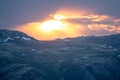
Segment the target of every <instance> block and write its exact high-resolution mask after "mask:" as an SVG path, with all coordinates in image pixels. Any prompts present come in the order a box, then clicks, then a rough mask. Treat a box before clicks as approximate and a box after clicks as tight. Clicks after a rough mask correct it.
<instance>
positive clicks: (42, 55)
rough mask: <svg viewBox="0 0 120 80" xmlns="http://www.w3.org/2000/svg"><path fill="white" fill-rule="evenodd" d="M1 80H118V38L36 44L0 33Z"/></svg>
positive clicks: (23, 36)
mask: <svg viewBox="0 0 120 80" xmlns="http://www.w3.org/2000/svg"><path fill="white" fill-rule="evenodd" d="M0 80H120V34H114V35H109V36H99V37H96V36H86V37H84V36H83V37H77V38H66V39H56V40H53V41H38V40H36V39H34V38H32V37H30V36H28V35H26V34H24V33H22V32H19V31H11V30H0Z"/></svg>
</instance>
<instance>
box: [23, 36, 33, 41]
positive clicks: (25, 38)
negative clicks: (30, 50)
mask: <svg viewBox="0 0 120 80" xmlns="http://www.w3.org/2000/svg"><path fill="white" fill-rule="evenodd" d="M22 39H24V40H28V41H29V40H31V39H30V38H27V37H22Z"/></svg>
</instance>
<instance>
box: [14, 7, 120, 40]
mask: <svg viewBox="0 0 120 80" xmlns="http://www.w3.org/2000/svg"><path fill="white" fill-rule="evenodd" d="M104 21H108V22H113V21H114V22H113V23H115V24H119V21H120V20H119V19H116V18H114V17H111V16H109V15H100V14H94V13H89V12H87V11H84V10H83V11H81V10H71V9H68V10H65V9H61V10H58V11H56V12H55V13H53V14H51V15H50V17H49V18H47V19H46V20H44V21H38V22H30V23H26V24H23V25H19V26H18V27H17V28H16V27H15V29H14V30H19V31H22V32H24V33H26V34H28V35H30V36H32V37H34V38H36V39H38V40H47V41H48V40H54V39H57V38H61V39H63V38H67V37H71V38H72V37H78V36H85V35H101V34H103V33H101V32H103V31H106V32H107V33H106V34H108V33H114V32H115V31H117V32H120V29H119V28H117V26H115V25H110V24H106V23H104ZM98 23H99V24H98Z"/></svg>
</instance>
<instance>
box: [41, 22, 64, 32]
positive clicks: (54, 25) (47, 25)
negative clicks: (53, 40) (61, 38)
mask: <svg viewBox="0 0 120 80" xmlns="http://www.w3.org/2000/svg"><path fill="white" fill-rule="evenodd" d="M65 26H66V24H65V23H63V22H62V21H59V20H48V21H45V22H43V23H42V24H41V25H40V26H39V28H40V30H42V31H43V32H47V33H49V32H52V31H57V30H62V29H63V28H64V27H65Z"/></svg>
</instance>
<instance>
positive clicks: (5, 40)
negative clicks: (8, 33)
mask: <svg viewBox="0 0 120 80" xmlns="http://www.w3.org/2000/svg"><path fill="white" fill-rule="evenodd" d="M9 40H14V39H12V38H10V37H7V38H6V39H4V42H8V41H9Z"/></svg>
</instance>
